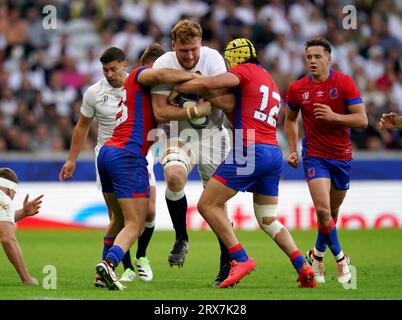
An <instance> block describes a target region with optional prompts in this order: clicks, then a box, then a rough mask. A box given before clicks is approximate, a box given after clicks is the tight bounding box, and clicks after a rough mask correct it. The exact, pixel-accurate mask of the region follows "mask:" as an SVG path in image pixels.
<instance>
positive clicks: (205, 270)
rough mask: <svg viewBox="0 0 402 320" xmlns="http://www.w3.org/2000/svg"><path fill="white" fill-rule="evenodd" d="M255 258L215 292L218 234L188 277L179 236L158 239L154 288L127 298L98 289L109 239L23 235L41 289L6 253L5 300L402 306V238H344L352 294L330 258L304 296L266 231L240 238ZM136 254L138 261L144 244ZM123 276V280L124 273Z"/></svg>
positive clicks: (198, 241) (306, 240)
mask: <svg viewBox="0 0 402 320" xmlns="http://www.w3.org/2000/svg"><path fill="white" fill-rule="evenodd" d="M237 235H238V238H239V240H240V241H241V242H242V244H243V246H244V247H245V248H246V250H247V253H248V254H249V255H250V256H251V257H253V258H255V259H256V260H257V269H256V271H255V272H253V273H252V274H251V275H249V276H247V277H246V278H244V279H243V280H242V281H241V282H240V283H239V284H238V285H237V286H236V287H234V288H230V289H219V288H214V287H211V285H210V284H211V282H212V280H213V279H214V277H215V275H216V273H217V271H218V255H219V249H218V245H217V241H216V238H215V236H214V234H213V233H212V232H211V231H197V232H191V233H190V251H189V253H188V255H187V258H186V262H185V264H184V267H183V268H182V269H178V268H176V267H174V268H170V267H169V265H168V262H167V256H168V254H169V251H170V249H171V246H172V244H173V238H174V235H173V233H172V232H167V231H165V232H162V231H159V232H155V233H154V236H153V239H152V241H151V244H150V247H149V249H148V257H149V259H150V260H151V265H152V268H153V271H154V280H153V281H152V282H148V283H147V282H143V281H141V280H139V279H138V278H137V279H136V280H135V281H134V282H132V283H128V285H127V289H126V290H124V291H120V292H118V291H109V290H106V289H99V288H95V287H94V286H93V280H94V275H95V273H94V272H95V265H96V264H97V263H98V262H99V260H100V255H101V250H102V237H103V232H102V231H99V230H90V231H23V230H20V231H18V233H17V237H18V239H19V241H20V244H21V247H22V249H23V253H24V257H25V259H26V262H27V264H28V267H29V270H30V272H31V274H32V275H33V276H34V277H36V278H37V279H38V280H39V282H40V285H39V286H37V287H30V286H23V285H22V284H20V282H19V278H18V276H17V274H16V272H15V271H14V269H13V268H12V266H11V264H10V263H9V262H8V260H7V258H6V256H5V254H4V252H1V253H0V287H1V295H0V299H2V300H24V299H56V300H58V299H84V300H98V299H122V300H127V299H130V300H131V299H139V300H228V299H233V300H243V299H244V300H271V299H297V300H299V299H302V300H305V299H308V300H311V299H313V300H317V299H318V300H321V299H324V300H326V299H331V300H332V299H352V300H353V299H397V300H401V299H402V250H401V248H402V230H401V229H382V230H350V231H340V232H339V237H340V240H341V244H342V246H343V249H344V251H345V253H346V254H348V255H349V256H350V258H351V262H352V265H353V266H354V267H355V268H356V283H355V286H354V287H355V288H350V289H345V288H344V287H343V286H342V285H340V284H338V283H337V280H336V265H335V262H334V259H333V257H332V255H331V253H330V252H329V250H328V251H327V253H326V257H325V262H326V283H325V284H324V285H318V287H317V289H299V288H298V287H297V284H296V281H295V280H296V277H297V275H296V272H295V271H294V269H293V267H292V266H291V264H290V261H289V259H288V258H287V257H286V256H285V255H284V254H283V253H282V251H281V250H280V249H279V248H278V247H277V246H276V245H275V243H274V242H273V241H272V240H271V239H270V238H269V237H268V236H266V235H265V234H264V233H263V232H262V231H255V232H252V231H242V232H237ZM292 235H293V237H294V239H295V240H296V243H297V244H298V246H299V249H300V250H301V251H302V253H303V254H304V253H305V251H306V250H307V249H308V248H310V247H311V246H312V245H313V243H314V240H315V232H313V231H293V232H292ZM133 248H134V249H132V250H131V255H132V257H134V254H135V250H136V244H134V247H133ZM46 265H53V266H55V267H56V270H57V282H56V283H57V288H56V289H45V288H44V287H43V285H42V284H43V280H44V278H45V277H46V276H47V274H45V273H43V268H44V267H45V266H46ZM117 272H118V273H120V274H121V273H122V268H121V266H119V268H118V271H117Z"/></svg>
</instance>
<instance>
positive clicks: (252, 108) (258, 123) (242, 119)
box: [228, 63, 281, 147]
mask: <svg viewBox="0 0 402 320" xmlns="http://www.w3.org/2000/svg"><path fill="white" fill-rule="evenodd" d="M228 72H231V73H233V74H234V75H236V76H237V77H238V78H239V80H240V84H239V86H238V88H237V91H236V107H235V110H234V111H233V112H232V113H231V114H230V115H229V116H230V118H231V121H232V125H233V128H234V129H243V132H242V139H243V146H244V147H248V146H249V145H251V144H253V143H261V144H271V145H278V141H277V139H276V121H277V120H278V112H279V108H280V100H281V97H280V94H279V90H278V88H277V86H276V84H275V82H274V81H273V80H272V78H271V76H270V75H269V73H268V72H267V71H266V70H265V69H264V68H263V67H261V66H260V65H256V64H254V63H242V64H239V65H237V66H235V67H233V68H230V69H229V70H228ZM254 135H255V136H254ZM236 137H237V132H236V131H235V139H236Z"/></svg>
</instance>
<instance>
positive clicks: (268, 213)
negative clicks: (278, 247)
mask: <svg viewBox="0 0 402 320" xmlns="http://www.w3.org/2000/svg"><path fill="white" fill-rule="evenodd" d="M277 212H278V205H276V204H265V205H260V204H256V203H254V214H255V217H256V218H257V221H258V224H259V225H260V227H261V229H262V230H264V231H265V233H267V234H268V235H269V236H270V237H271V238H272V239H275V236H276V235H277V234H278V233H279V232H280V231H281V230H282V228H284V226H283V224H282V223H280V222H279V221H278V220H275V221H273V222H272V223H270V224H265V223H264V222H263V220H264V218H270V219H276V216H277Z"/></svg>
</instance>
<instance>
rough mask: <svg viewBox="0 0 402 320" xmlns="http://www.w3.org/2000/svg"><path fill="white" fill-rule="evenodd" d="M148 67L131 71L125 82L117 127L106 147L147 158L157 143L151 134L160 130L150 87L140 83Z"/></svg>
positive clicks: (117, 117) (117, 116)
mask: <svg viewBox="0 0 402 320" xmlns="http://www.w3.org/2000/svg"><path fill="white" fill-rule="evenodd" d="M144 70H146V68H145V67H139V68H136V69H134V70H133V71H131V73H130V74H129V76H128V77H127V79H126V80H125V81H124V87H123V91H122V97H121V100H120V103H119V105H118V108H117V114H116V127H115V128H114V131H113V135H112V136H111V138H110V139H109V140H107V141H106V143H105V146H113V147H116V148H119V149H125V150H127V151H129V152H131V153H133V154H142V155H144V156H146V154H147V152H148V149H149V147H150V146H151V145H152V143H153V141H152V140H151V141H149V140H148V139H147V138H148V133H149V131H150V130H152V129H154V128H156V121H155V117H154V114H153V111H152V105H151V95H150V88H148V87H144V86H142V85H141V84H139V83H138V81H137V79H138V76H139V74H140V73H141V72H143V71H144Z"/></svg>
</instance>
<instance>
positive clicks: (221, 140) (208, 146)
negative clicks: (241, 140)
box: [190, 128, 230, 177]
mask: <svg viewBox="0 0 402 320" xmlns="http://www.w3.org/2000/svg"><path fill="white" fill-rule="evenodd" d="M190 145H191V144H190ZM191 146H192V149H193V150H196V152H195V154H197V153H198V154H199V155H198V157H197V159H198V165H199V166H200V165H207V166H210V167H212V168H214V169H215V170H216V168H217V167H218V166H219V165H220V164H221V163H222V162H223V161H224V160H225V159H226V157H227V156H228V154H229V152H230V139H229V134H228V132H227V130H226V129H224V128H222V129H220V130H219V129H216V130H213V131H211V133H210V134H207V135H203V136H202V138H201V139H200V141H199V144H197V145H191ZM211 176H212V175H210V177H211Z"/></svg>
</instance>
